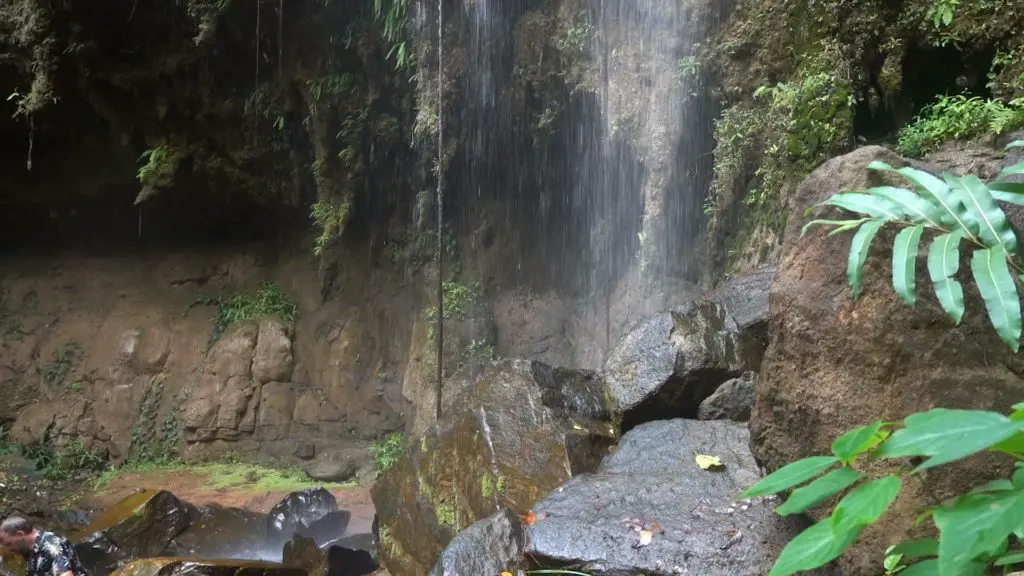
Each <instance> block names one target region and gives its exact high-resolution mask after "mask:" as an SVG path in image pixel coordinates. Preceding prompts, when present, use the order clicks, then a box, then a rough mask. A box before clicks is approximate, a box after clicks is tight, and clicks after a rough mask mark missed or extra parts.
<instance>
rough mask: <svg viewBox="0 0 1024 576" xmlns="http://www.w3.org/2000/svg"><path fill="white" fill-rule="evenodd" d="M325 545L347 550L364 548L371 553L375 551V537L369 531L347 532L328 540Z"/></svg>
mask: <svg viewBox="0 0 1024 576" xmlns="http://www.w3.org/2000/svg"><path fill="white" fill-rule="evenodd" d="M327 545H330V546H339V547H341V548H348V549H349V550H366V551H367V552H370V553H371V554H373V553H376V551H377V537H376V536H374V535H373V534H372V533H370V532H361V533H356V534H347V535H345V536H344V537H342V538H338V539H337V540H332V541H331V542H328V543H327ZM327 545H324V546H321V547H325V546H327Z"/></svg>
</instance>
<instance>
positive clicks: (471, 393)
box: [373, 360, 614, 575]
mask: <svg viewBox="0 0 1024 576" xmlns="http://www.w3.org/2000/svg"><path fill="white" fill-rule="evenodd" d="M608 416H609V411H608V410H606V409H605V408H604V403H603V394H602V392H601V388H600V386H598V380H597V377H596V375H594V373H592V372H588V371H577V370H562V369H553V368H551V367H549V366H546V365H543V364H540V363H531V362H526V361H520V360H516V361H503V362H498V363H495V364H493V365H492V366H490V367H489V368H488V369H487V370H486V372H485V373H484V374H483V375H482V376H481V377H480V379H479V380H477V381H476V382H474V383H473V384H472V385H470V386H469V387H468V389H467V390H466V391H465V392H463V393H462V394H461V395H459V396H457V397H456V398H454V399H453V400H452V403H451V406H450V407H449V409H448V411H447V412H446V414H445V415H444V419H443V422H444V424H443V427H441V428H434V429H432V430H431V431H430V432H428V433H427V434H425V435H424V436H422V437H419V438H412V439H410V441H409V444H408V445H407V447H406V449H405V453H404V455H403V456H402V458H401V459H400V460H399V462H398V463H397V464H395V466H394V467H392V468H391V469H389V470H387V471H386V472H385V473H384V474H383V475H382V476H381V477H380V479H379V480H378V482H377V484H376V485H375V486H374V488H373V500H374V503H375V505H376V507H377V514H378V518H379V522H380V528H379V533H380V543H381V544H380V548H381V555H382V563H383V564H384V565H385V566H386V567H388V569H389V570H390V571H391V572H392V573H394V574H402V575H413V574H416V575H425V574H426V573H427V571H428V570H429V569H430V568H431V567H433V566H434V564H435V563H436V561H437V558H438V555H439V554H440V553H441V551H442V550H443V549H444V547H445V545H447V544H448V542H449V541H451V539H452V538H453V537H454V535H455V534H456V533H457V532H458V531H459V530H460V529H462V528H465V527H468V526H470V525H471V524H473V523H474V522H476V521H477V520H480V519H482V518H486V517H488V516H491V515H493V514H495V513H496V512H497V511H499V510H501V509H503V508H511V509H512V510H513V511H514V512H517V513H519V514H525V513H526V512H527V511H529V509H530V507H531V506H532V504H533V503H534V502H536V501H537V500H539V499H540V498H541V497H543V496H544V495H545V494H547V493H548V492H550V491H551V490H554V489H555V488H557V487H558V486H559V485H561V484H562V483H563V482H565V481H566V480H568V479H569V478H570V477H571V476H572V475H573V474H574V473H580V472H585V471H592V470H594V469H596V466H597V463H598V462H599V459H600V456H601V455H603V454H605V453H607V448H608V446H609V445H610V443H611V441H612V438H613V437H614V426H613V425H612V424H611V422H610V421H609V420H608V419H607V418H608Z"/></svg>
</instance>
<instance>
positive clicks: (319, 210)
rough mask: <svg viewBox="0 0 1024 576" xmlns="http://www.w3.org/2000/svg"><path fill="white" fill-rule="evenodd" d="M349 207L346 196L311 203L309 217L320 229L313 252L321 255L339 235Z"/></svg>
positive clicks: (343, 226) (346, 220) (346, 221)
mask: <svg viewBox="0 0 1024 576" xmlns="http://www.w3.org/2000/svg"><path fill="white" fill-rule="evenodd" d="M343 152H344V151H343ZM350 208H351V205H350V201H349V200H348V199H347V198H345V199H342V200H340V201H336V200H327V199H320V200H317V202H316V203H315V204H313V208H312V209H311V210H310V217H311V218H312V219H313V223H314V224H316V227H317V228H319V229H320V235H319V236H317V238H316V240H315V241H314V244H313V254H315V255H316V256H321V255H322V254H323V252H324V249H326V248H327V246H328V245H329V244H330V243H331V241H332V240H334V239H335V238H337V237H339V236H340V235H341V233H342V231H344V229H345V224H347V223H348V217H349V211H350Z"/></svg>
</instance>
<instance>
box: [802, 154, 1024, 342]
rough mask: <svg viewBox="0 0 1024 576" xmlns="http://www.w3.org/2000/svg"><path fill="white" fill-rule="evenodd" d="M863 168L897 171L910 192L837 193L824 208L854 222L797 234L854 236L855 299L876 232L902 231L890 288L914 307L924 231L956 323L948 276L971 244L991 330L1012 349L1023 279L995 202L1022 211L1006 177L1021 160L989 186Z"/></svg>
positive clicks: (875, 165) (954, 283) (935, 277)
mask: <svg viewBox="0 0 1024 576" xmlns="http://www.w3.org/2000/svg"><path fill="white" fill-rule="evenodd" d="M1009 147H1024V141H1016V142H1013V143H1012V144H1010V146H1009ZM868 169H870V170H879V171H886V172H896V173H898V174H900V175H902V176H903V177H904V178H906V179H907V180H908V181H909V182H910V183H911V184H912V187H911V188H899V187H894V186H877V187H874V188H868V189H867V190H863V191H856V192H844V193H840V194H835V195H833V196H832V197H831V198H829V199H828V200H826V201H825V202H823V203H822V204H823V205H826V206H836V207H838V208H842V209H843V210H845V211H847V212H852V213H854V214H857V215H859V216H860V217H859V218H851V219H846V220H813V221H811V222H808V223H807V224H806V225H805V226H804V228H803V231H802V234H805V233H806V232H807V230H808V229H809V228H811V227H813V226H819V225H822V226H831V227H833V230H832V232H830V235H831V234H837V233H842V232H848V231H852V230H856V231H857V232H856V234H854V236H853V242H852V244H851V245H850V254H849V258H848V262H847V269H846V273H847V278H848V280H849V284H850V289H851V290H852V292H853V297H854V298H855V299H856V298H858V297H859V296H860V293H861V279H862V275H863V269H864V261H865V260H866V259H867V255H868V250H869V249H870V247H871V242H872V241H873V240H874V238H875V236H876V235H877V234H878V231H879V230H880V229H881V228H882V227H883V226H885V225H886V224H892V225H895V226H899V227H901V228H903V229H902V230H901V231H900V233H899V234H897V236H896V239H895V241H894V242H893V250H892V285H893V288H894V289H895V290H896V293H897V294H898V295H899V297H900V298H901V299H902V300H903V301H904V302H906V303H907V304H909V305H910V306H914V305H915V304H916V302H917V295H916V286H915V273H916V269H917V254H918V247H919V246H920V242H921V238H922V237H923V236H924V235H925V233H926V232H930V233H931V234H932V235H933V238H932V240H931V246H930V247H929V249H928V274H929V276H930V278H931V280H932V284H933V285H934V288H935V295H936V297H937V298H938V300H939V304H941V306H942V308H943V310H945V311H946V313H947V314H948V315H949V317H950V318H952V319H953V321H954V322H956V323H957V324H959V323H960V321H961V319H962V318H963V315H964V291H963V286H961V285H960V282H959V281H958V280H957V279H956V278H955V277H954V276H955V275H956V273H957V272H958V271H959V269H960V246H961V244H962V243H964V242H965V241H966V242H967V244H968V245H969V246H972V247H973V253H972V256H971V262H970V267H971V274H972V276H973V278H974V282H975V284H977V286H978V291H979V292H980V293H981V296H982V299H983V300H984V301H985V308H986V310H987V312H988V316H989V319H990V320H991V322H992V326H993V327H994V328H995V330H996V332H997V333H998V334H999V337H1000V338H1001V339H1002V340H1003V341H1004V342H1005V343H1006V344H1007V345H1008V346H1009V347H1010V348H1012V349H1013V351H1014V352H1016V351H1017V350H1018V349H1019V347H1020V336H1021V311H1020V300H1019V298H1018V294H1017V285H1016V282H1017V280H1020V281H1022V282H1024V265H1022V264H1021V263H1020V261H1019V260H1018V256H1019V253H1018V250H1019V247H1018V241H1017V235H1016V231H1015V230H1014V229H1013V226H1012V225H1011V224H1010V222H1009V220H1008V219H1007V217H1006V214H1005V213H1004V212H1003V209H1002V208H1000V207H999V205H998V204H997V203H996V200H1000V201H1003V202H1008V203H1011V204H1016V205H1020V206H1024V183H1020V182H1009V181H1007V180H1006V178H1007V177H1009V176H1011V175H1014V174H1024V162H1021V163H1019V164H1016V165H1014V166H1010V167H1009V168H1006V169H1005V170H1003V171H1002V173H1001V174H1000V175H999V178H998V179H997V180H996V181H995V182H991V183H988V184H986V183H984V182H982V181H981V180H980V179H978V178H977V177H976V176H973V175H966V176H954V175H952V174H943V175H942V178H939V177H936V176H934V175H932V174H929V173H927V172H924V171H921V170H917V169H915V168H911V167H906V168H893V167H892V166H889V165H888V164H886V163H884V162H879V161H875V162H872V163H871V165H870V166H868ZM1011 270H1012V272H1011ZM1015 276H1016V278H1015Z"/></svg>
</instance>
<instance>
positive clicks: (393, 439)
mask: <svg viewBox="0 0 1024 576" xmlns="http://www.w3.org/2000/svg"><path fill="white" fill-rule="evenodd" d="M404 443H405V434H402V433H401V432H395V433H394V434H391V435H390V436H388V437H387V438H384V439H383V440H377V441H376V442H374V443H373V444H371V445H370V456H371V457H372V458H373V461H374V462H375V463H376V464H377V469H378V470H380V471H381V472H383V471H385V470H387V469H388V468H391V467H392V466H394V465H395V464H397V463H398V459H399V458H401V457H402V445H403V444H404Z"/></svg>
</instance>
